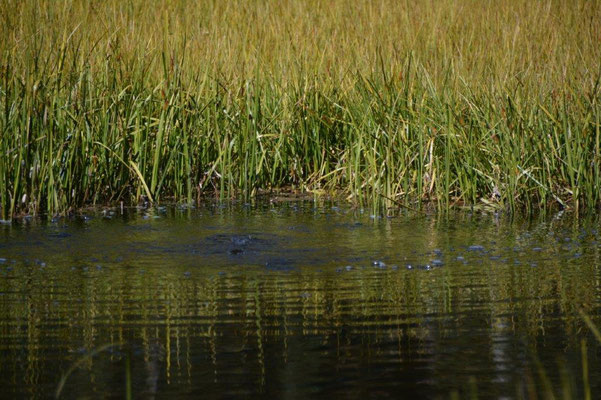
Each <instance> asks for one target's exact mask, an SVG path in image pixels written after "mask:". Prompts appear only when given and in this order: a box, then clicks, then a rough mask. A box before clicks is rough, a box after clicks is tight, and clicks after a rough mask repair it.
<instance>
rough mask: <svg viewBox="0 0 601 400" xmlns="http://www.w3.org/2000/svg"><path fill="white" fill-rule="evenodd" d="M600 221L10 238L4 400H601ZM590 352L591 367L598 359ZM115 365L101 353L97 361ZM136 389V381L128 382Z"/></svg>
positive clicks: (18, 229) (327, 210) (136, 219)
mask: <svg viewBox="0 0 601 400" xmlns="http://www.w3.org/2000/svg"><path fill="white" fill-rule="evenodd" d="M600 256H601V235H600V234H599V222H598V221H597V220H594V219H593V220H576V219H574V218H573V217H571V216H569V215H558V216H555V217H554V218H547V219H535V220H513V221H510V220H508V219H506V218H503V217H499V216H496V215H493V214H471V213H467V212H458V213H455V214H452V215H450V216H445V217H442V216H438V217H437V216H433V215H427V214H420V215H401V216H397V217H394V218H380V217H375V216H370V215H369V213H368V212H362V211H361V210H356V209H355V210H354V209H348V208H344V207H342V206H336V205H332V204H315V203H313V202H301V201H299V202H287V203H282V204H270V203H259V204H253V205H244V204H226V205H219V204H213V205H207V206H203V207H199V208H198V209H189V208H185V209H184V208H178V207H172V208H155V209H148V210H143V209H134V210H126V212H125V213H124V214H123V215H122V214H121V213H120V211H119V210H113V211H108V212H104V213H101V212H91V213H88V214H86V215H85V216H80V217H74V218H62V219H55V220H49V221H40V220H36V219H24V220H22V221H19V222H17V223H15V224H13V225H10V226H6V225H5V226H2V227H0V384H1V387H2V391H1V394H0V397H5V398H14V397H33V398H46V397H48V396H51V395H52V394H53V393H54V392H55V390H56V389H57V387H58V385H59V382H60V380H61V377H62V376H63V375H64V374H65V373H67V371H68V370H69V368H70V367H71V366H73V365H74V364H75V363H77V362H79V364H77V368H75V369H73V371H72V373H70V375H69V376H68V378H67V380H66V381H65V384H64V387H63V388H62V395H63V396H64V397H65V398H74V397H88V398H98V397H117V398H119V397H121V398H122V397H123V396H124V395H125V391H126V386H127V385H126V383H127V381H129V382H130V385H131V389H132V392H133V394H134V397H137V398H155V397H156V398H172V397H173V396H177V397H179V398H199V397H201V398H232V397H239V398H248V397H265V398H292V399H297V398H298V399H301V398H302V399H304V398H331V397H343V398H360V399H363V398H386V397H392V398H399V397H401V398H417V397H421V398H449V396H450V395H451V394H452V393H453V392H456V393H457V394H458V395H459V396H461V397H469V396H471V395H472V394H473V393H477V395H478V396H479V397H481V398H519V397H528V395H529V394H530V393H532V392H533V391H534V392H535V393H538V394H540V395H542V394H543V393H544V392H545V390H546V389H545V379H543V378H542V377H543V376H545V375H546V376H547V378H548V382H549V390H552V391H554V392H555V393H556V394H557V395H559V394H561V393H562V391H570V393H571V395H572V397H574V398H579V397H582V396H583V370H582V361H583V354H584V355H585V356H586V361H587V363H588V369H589V371H588V375H589V382H590V385H589V386H590V390H592V393H593V395H595V394H596V395H598V396H599V395H601V372H600V371H601V370H600V367H601V362H600V361H601V360H600V357H601V351H600V350H601V347H600V346H599V344H598V343H597V342H596V341H595V339H594V337H593V336H592V334H591V331H590V329H589V328H588V327H587V326H586V324H585V323H584V321H583V319H582V318H581V316H580V315H579V313H578V311H579V310H581V311H583V312H585V313H586V314H587V315H590V316H591V318H592V320H593V321H594V322H595V323H597V324H600V325H601V319H600V318H599V315H600V304H601V273H600V270H601V268H600V266H601V262H600ZM583 343H585V344H586V348H585V350H584V353H583V350H582V349H583V348H582V344H583ZM98 350H101V351H98ZM128 377H129V378H128Z"/></svg>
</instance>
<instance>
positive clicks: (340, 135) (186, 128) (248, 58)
mask: <svg viewBox="0 0 601 400" xmlns="http://www.w3.org/2000/svg"><path fill="white" fill-rule="evenodd" d="M0 15H2V20H3V23H2V26H1V27H0V31H1V34H2V37H3V38H6V40H3V41H2V43H0V56H1V58H0V60H1V70H0V110H1V112H0V132H1V136H0V154H1V157H0V175H1V178H2V179H0V207H1V214H2V215H1V218H2V219H10V218H11V217H12V216H14V215H17V214H22V213H49V214H56V213H61V212H67V211H69V210H70V209H73V208H77V207H81V206H84V205H89V204H114V203H116V202H119V201H125V202H126V203H135V202H137V201H138V200H139V199H140V196H142V195H144V196H146V197H148V198H149V199H151V200H154V201H156V202H158V201H166V200H170V201H173V200H175V201H184V202H192V201H194V200H195V199H197V198H198V197H200V196H203V195H206V194H212V193H217V194H218V195H220V196H222V197H226V196H228V197H232V196H243V197H250V196H253V195H255V194H256V193H257V192H258V191H259V190H272V189H281V188H289V189H293V190H297V191H309V192H314V193H316V194H323V193H325V194H334V195H343V196H345V197H347V198H348V199H349V201H352V202H356V203H358V204H364V205H370V206H372V207H373V208H377V209H380V208H382V207H399V206H400V207H410V208H415V207H420V206H422V205H423V204H435V205H437V206H438V207H439V208H440V209H447V208H448V207H452V206H456V205H468V206H474V207H485V208H492V209H505V210H509V211H512V212H513V211H517V210H524V211H526V212H533V211H535V210H538V209H543V210H545V209H551V208H555V207H557V206H559V207H562V208H572V209H575V210H577V211H578V210H581V209H592V208H596V207H599V205H600V204H601V198H600V196H601V192H600V191H599V188H600V187H601V156H600V154H601V153H600V137H601V107H600V105H599V104H600V103H599V100H600V97H601V94H600V92H601V89H600V86H601V85H600V82H601V64H600V63H599V61H598V60H599V59H601V49H600V47H599V46H598V43H599V41H600V40H601V24H600V23H599V21H601V4H600V3H598V2H590V1H584V0H582V1H577V2H576V3H574V4H572V5H570V6H568V5H564V4H563V2H558V1H554V0H548V1H543V2H538V3H536V4H532V3H531V2H528V1H525V0H523V1H502V2H500V3H499V2H496V3H495V4H488V3H483V2H474V1H469V0H462V1H450V0H449V1H437V2H413V1H406V2H395V1H389V0H378V1H375V2H373V1H358V2H348V1H345V0H329V1H319V0H311V1H307V2H304V1H299V0H286V1H283V2H275V1H270V0H263V1H259V2H254V1H242V2H239V3H237V4H236V6H234V5H233V4H223V3H222V2H211V1H209V2H202V4H196V3H187V2H169V1H167V2H152V4H151V5H146V3H145V2H142V1H138V0H133V1H130V2H129V3H127V4H124V3H122V2H120V1H107V2H103V3H102V4H88V2H84V1H80V0H61V1H59V2H47V1H44V0H37V1H34V0H28V1H25V2H14V1H11V0H5V1H3V2H2V3H1V4H0Z"/></svg>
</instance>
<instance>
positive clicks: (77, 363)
mask: <svg viewBox="0 0 601 400" xmlns="http://www.w3.org/2000/svg"><path fill="white" fill-rule="evenodd" d="M121 346H123V343H107V344H105V345H102V346H100V347H97V348H95V349H94V350H92V351H90V352H89V353H88V354H86V355H84V356H82V357H80V358H79V359H78V360H77V361H75V362H74V363H73V364H72V365H71V366H70V367H69V369H68V370H67V371H66V372H65V373H64V374H63V376H62V377H61V380H60V381H59V383H58V386H57V388H56V391H55V392H54V397H55V398H57V399H58V398H59V397H60V396H61V393H62V392H63V388H64V387H65V384H66V383H67V379H69V376H70V375H71V374H72V373H73V371H75V370H76V369H77V368H79V367H82V366H83V364H84V363H86V362H87V361H91V360H92V358H93V357H94V356H96V355H98V354H100V353H102V352H103V351H106V350H109V349H112V348H113V347H121ZM125 363H126V364H125V365H126V367H125V375H126V383H125V385H126V398H127V399H128V400H129V399H131V371H130V360H129V355H128V356H127V357H126V361H125Z"/></svg>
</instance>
